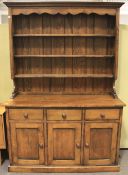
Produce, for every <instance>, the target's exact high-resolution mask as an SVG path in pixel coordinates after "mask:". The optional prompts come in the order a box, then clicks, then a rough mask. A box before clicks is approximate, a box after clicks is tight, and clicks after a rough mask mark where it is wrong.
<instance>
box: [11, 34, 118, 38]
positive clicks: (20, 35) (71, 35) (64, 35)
mask: <svg viewBox="0 0 128 175" xmlns="http://www.w3.org/2000/svg"><path fill="white" fill-rule="evenodd" d="M13 36H14V37H74V36H75V37H115V35H114V34H14V35H13Z"/></svg>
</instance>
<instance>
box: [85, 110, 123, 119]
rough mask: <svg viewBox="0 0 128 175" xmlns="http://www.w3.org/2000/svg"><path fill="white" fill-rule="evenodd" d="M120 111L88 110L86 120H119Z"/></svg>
mask: <svg viewBox="0 0 128 175" xmlns="http://www.w3.org/2000/svg"><path fill="white" fill-rule="evenodd" d="M119 117H120V110H119V109H90V110H86V115H85V119H86V120H105V119H115V120H117V119H119Z"/></svg>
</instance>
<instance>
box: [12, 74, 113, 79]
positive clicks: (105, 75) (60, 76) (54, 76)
mask: <svg viewBox="0 0 128 175" xmlns="http://www.w3.org/2000/svg"><path fill="white" fill-rule="evenodd" d="M15 78H113V75H112V74H16V75H15Z"/></svg>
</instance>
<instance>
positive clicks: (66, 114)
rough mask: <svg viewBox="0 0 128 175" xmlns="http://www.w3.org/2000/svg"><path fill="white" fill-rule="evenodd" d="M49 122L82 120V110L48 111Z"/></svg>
mask: <svg viewBox="0 0 128 175" xmlns="http://www.w3.org/2000/svg"><path fill="white" fill-rule="evenodd" d="M47 120H81V110H72V109H71V110H66V109H62V110H56V109H50V110H47Z"/></svg>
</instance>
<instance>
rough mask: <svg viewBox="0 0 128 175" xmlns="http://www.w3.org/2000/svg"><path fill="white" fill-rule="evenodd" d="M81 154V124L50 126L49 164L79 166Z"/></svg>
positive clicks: (53, 124)
mask: <svg viewBox="0 0 128 175" xmlns="http://www.w3.org/2000/svg"><path fill="white" fill-rule="evenodd" d="M80 152H81V124H80V123H49V124H48V163H49V164H50V165H51V164H52V165H79V164H80Z"/></svg>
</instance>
